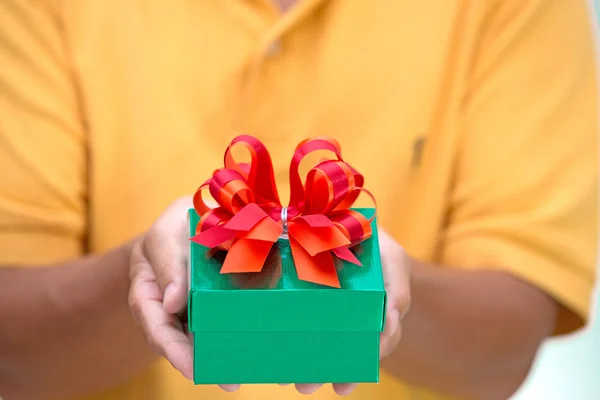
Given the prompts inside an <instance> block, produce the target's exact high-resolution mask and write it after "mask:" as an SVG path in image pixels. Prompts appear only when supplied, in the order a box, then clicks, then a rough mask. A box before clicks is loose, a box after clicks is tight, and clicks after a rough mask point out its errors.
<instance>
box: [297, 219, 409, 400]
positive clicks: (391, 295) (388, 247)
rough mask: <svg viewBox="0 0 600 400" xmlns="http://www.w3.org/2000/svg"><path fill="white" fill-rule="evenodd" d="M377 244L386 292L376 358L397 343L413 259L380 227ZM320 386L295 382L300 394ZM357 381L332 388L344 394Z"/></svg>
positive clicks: (307, 392)
mask: <svg viewBox="0 0 600 400" xmlns="http://www.w3.org/2000/svg"><path fill="white" fill-rule="evenodd" d="M379 247H380V249H381V262H382V266H383V278H384V281H385V290H386V292H387V309H386V316H385V321H386V322H385V328H384V331H383V332H382V334H381V345H380V357H381V359H382V360H383V359H385V358H387V357H388V356H389V355H390V354H392V352H393V351H394V350H395V349H396V346H398V343H399V342H400V337H401V336H402V323H401V322H402V318H403V317H404V316H405V315H406V313H407V312H408V309H409V308H410V272H411V269H412V264H413V261H412V260H411V259H410V258H409V257H408V256H407V255H406V253H405V252H404V250H403V249H402V247H400V245H399V244H398V243H396V241H394V239H392V237H391V236H389V235H388V234H387V233H385V231H383V230H382V229H380V230H379ZM321 386H323V385H317V384H315V385H296V388H297V389H298V391H299V392H300V393H304V394H311V393H314V392H316V391H317V390H318V389H319V388H320V387H321ZM356 386H357V384H355V383H350V384H337V383H336V384H334V385H333V390H334V391H335V392H336V393H337V394H339V395H341V396H345V395H348V394H350V393H352V391H353V390H354V389H355V388H356Z"/></svg>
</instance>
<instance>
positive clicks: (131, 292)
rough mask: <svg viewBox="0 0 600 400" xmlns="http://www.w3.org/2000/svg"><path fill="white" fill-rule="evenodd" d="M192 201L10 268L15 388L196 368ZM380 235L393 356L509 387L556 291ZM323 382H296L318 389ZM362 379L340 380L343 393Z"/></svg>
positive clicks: (396, 369) (35, 391)
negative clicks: (106, 246)
mask: <svg viewBox="0 0 600 400" xmlns="http://www.w3.org/2000/svg"><path fill="white" fill-rule="evenodd" d="M190 205H191V202H190V199H189V198H184V199H181V200H178V201H176V202H174V203H173V204H172V205H171V206H170V207H169V208H168V209H167V210H166V211H165V212H164V214H163V215H162V216H161V217H160V218H159V219H158V220H157V221H156V222H155V224H154V225H153V226H152V227H151V228H150V229H149V230H148V231H147V232H146V233H145V234H144V235H143V236H141V237H140V238H137V239H135V240H134V241H132V242H131V243H127V244H125V245H123V246H121V247H119V248H117V249H115V250H113V251H111V252H109V253H107V254H103V255H98V256H91V257H86V258H83V259H80V260H75V261H73V262H70V263H65V264H57V265H53V266H39V267H45V268H0V326H2V329H0V388H1V389H2V395H3V396H4V397H5V398H7V399H15V400H19V399H27V400H36V399H44V400H46V399H53V398H69V397H71V396H75V395H79V394H83V393H90V392H95V391H98V390H100V389H103V388H107V387H112V386H114V385H116V384H119V383H122V382H126V381H127V380H129V379H130V378H131V377H133V376H135V375H137V374H138V373H140V372H142V371H143V370H144V369H145V368H147V367H148V365H149V364H150V363H151V362H152V361H154V360H155V359H156V357H157V355H156V354H158V355H160V356H163V357H166V358H167V359H168V360H169V361H170V362H171V363H172V364H173V366H174V367H175V368H177V369H178V370H179V371H181V372H182V374H183V375H185V376H186V377H188V378H189V377H191V365H192V351H191V350H192V348H191V343H190V341H189V339H188V337H187V336H186V334H185V333H184V332H185V331H184V329H183V326H182V325H181V323H180V322H179V319H178V317H177V314H179V312H180V311H181V310H182V309H183V307H184V306H185V298H186V286H187V285H186V267H185V266H186V264H187V263H186V256H187V245H188V241H187V238H186V237H185V230H186V220H185V215H186V211H187V209H188V208H189V207H190ZM380 241H381V251H382V261H383V267H384V275H385V277H384V278H385V282H386V290H387V291H388V294H389V307H388V315H387V318H386V319H387V325H386V327H385V331H384V332H383V335H382V341H381V342H382V349H381V350H382V351H381V353H382V358H383V360H382V366H383V367H384V368H386V369H387V370H388V371H389V372H390V373H392V374H393V375H395V376H397V377H399V378H401V379H404V380H406V381H408V382H410V383H413V384H420V385H424V386H427V387H430V388H433V389H437V390H440V391H443V392H447V393H449V394H454V395H458V396H462V397H465V398H472V399H486V400H487V399H492V400H493V399H506V398H508V397H509V395H510V394H511V393H512V392H514V391H515V390H516V389H517V388H518V386H519V385H520V384H521V382H522V380H523V378H524V376H525V375H526V373H527V371H528V370H529V367H530V364H531V361H532V360H533V358H534V356H535V353H536V351H537V349H538V347H539V345H540V343H541V342H542V341H543V339H544V338H546V337H547V336H548V335H549V334H550V333H551V332H552V329H553V326H554V321H555V317H556V310H557V306H556V304H555V303H554V301H552V300H551V299H550V298H549V297H548V296H546V295H545V294H543V293H542V292H541V291H540V290H538V289H536V288H534V287H531V286H529V285H527V284H525V283H523V282H521V281H519V280H518V279H516V278H514V277H512V276H509V275H506V274H504V273H501V272H497V271H493V270H478V271H461V270H455V269H452V268H444V267H442V266H432V265H425V264H421V263H418V262H416V261H415V260H413V259H411V258H410V257H408V256H407V255H406V254H405V253H404V251H403V250H402V248H401V247H400V246H399V245H398V244H397V243H396V242H395V241H394V240H392V239H391V238H390V237H389V236H388V235H387V234H385V232H381V237H380ZM128 275H129V276H130V277H131V285H129V280H128ZM25 288H26V289H25ZM128 302H129V305H130V306H131V310H132V313H133V316H135V322H137V323H138V324H139V327H138V326H137V325H136V323H135V322H134V319H133V318H132V317H131V313H130V309H129V307H128ZM409 307H410V310H409ZM457 321H458V322H459V323H457ZM401 337H402V340H400V338H401ZM40 338H44V340H43V341H40ZM147 343H149V344H150V346H148V344H147ZM65 349H68V351H65ZM151 349H152V350H154V352H153V351H151ZM155 353H156V354H155ZM88 360H93V362H89V361H88ZM124 360H126V361H127V362H124ZM82 366H84V367H83V368H82ZM31 377H35V378H34V379H33V380H32V378H31ZM467 378H469V379H467ZM34 383H35V384H34ZM320 386H321V385H297V386H296V388H297V390H298V391H299V392H301V393H312V392H314V391H316V390H318V389H319V387H320ZM237 388H238V387H237V386H224V387H223V389H224V390H227V391H233V390H236V389H237ZM354 388H355V385H352V384H348V385H334V389H335V391H336V392H337V393H338V394H340V395H344V394H348V393H350V392H351V391H352V390H353V389H354Z"/></svg>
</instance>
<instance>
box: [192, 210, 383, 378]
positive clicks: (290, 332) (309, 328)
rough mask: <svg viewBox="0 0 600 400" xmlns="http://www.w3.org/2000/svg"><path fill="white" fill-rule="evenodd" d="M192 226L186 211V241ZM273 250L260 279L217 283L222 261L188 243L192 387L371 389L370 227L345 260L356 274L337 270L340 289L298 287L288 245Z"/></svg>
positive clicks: (376, 306)
mask: <svg viewBox="0 0 600 400" xmlns="http://www.w3.org/2000/svg"><path fill="white" fill-rule="evenodd" d="M355 210H356V211H358V212H360V213H362V214H363V215H365V216H367V217H371V216H372V215H373V213H374V210H373V209H355ZM198 220H199V217H198V215H197V214H196V212H195V211H194V210H193V209H192V210H190V211H189V229H190V230H189V234H190V236H192V235H194V234H195V229H196V224H197V223H198ZM274 248H275V249H276V251H274V252H272V255H271V257H270V259H269V261H268V262H267V265H265V268H264V269H263V272H261V273H258V274H220V267H221V262H222V255H217V256H215V257H209V256H208V252H207V249H206V248H204V247H202V246H201V245H198V244H196V243H193V242H190V257H189V282H190V288H189V300H188V320H189V330H190V332H192V334H193V348H194V383H195V384H230V383H242V384H251V383H257V384H258V383H290V382H291V383H323V382H327V383H347V382H355V383H369V382H373V383H375V382H379V340H380V333H381V331H382V330H383V324H384V322H385V321H384V316H385V289H384V283H383V274H382V269H381V257H380V253H379V243H378V237H377V229H376V221H375V220H374V221H373V236H372V237H371V238H370V239H368V240H367V241H365V242H363V243H362V245H361V246H360V248H359V249H358V250H357V251H356V253H355V254H356V256H357V257H358V259H359V260H360V261H361V263H362V264H363V265H362V266H357V265H353V264H350V263H345V262H344V263H341V262H340V263H339V266H338V276H339V279H340V284H341V289H337V288H330V287H325V286H321V285H317V284H313V283H309V282H304V281H300V280H298V277H297V275H296V270H295V267H294V265H293V260H292V256H291V251H290V248H289V243H288V242H287V241H286V240H279V241H278V242H277V243H276V245H275V246H274Z"/></svg>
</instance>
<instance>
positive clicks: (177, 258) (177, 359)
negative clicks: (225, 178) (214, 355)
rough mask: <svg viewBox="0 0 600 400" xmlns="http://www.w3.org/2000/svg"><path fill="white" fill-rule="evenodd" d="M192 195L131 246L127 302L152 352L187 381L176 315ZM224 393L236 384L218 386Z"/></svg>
mask: <svg viewBox="0 0 600 400" xmlns="http://www.w3.org/2000/svg"><path fill="white" fill-rule="evenodd" d="M191 207H192V198H191V197H185V198H181V199H179V200H177V201H175V202H174V203H173V204H171V205H170V206H169V208H167V210H166V211H165V212H164V213H163V214H162V215H161V216H160V217H159V218H158V219H157V220H156V222H155V223H154V224H153V225H152V227H151V228H150V230H148V232H146V233H145V234H144V235H143V236H142V237H141V238H140V239H139V240H138V241H137V243H136V244H135V245H134V248H133V250H132V253H131V261H130V278H131V286H130V289H129V306H130V308H131V311H132V313H133V317H134V319H135V320H136V322H137V323H138V324H139V325H140V326H141V327H142V329H143V331H144V334H145V336H146V338H147V340H148V342H149V344H150V346H151V347H152V348H153V350H154V351H156V352H157V353H158V354H160V355H162V356H163V357H165V358H166V359H167V360H169V362H170V363H171V364H172V365H173V367H174V368H176V369H177V370H178V371H180V372H181V373H182V374H183V375H184V376H185V377H186V378H188V379H192V371H193V352H192V342H191V340H190V338H189V336H188V334H187V333H186V332H187V329H186V327H185V326H184V325H183V323H182V322H181V320H180V318H179V315H180V314H181V313H182V312H184V311H185V309H186V304H187V294H188V282H187V258H188V246H189V240H188V238H189V235H188V226H187V213H188V210H189V209H190V208H191ZM220 386H221V388H222V389H224V390H227V391H233V390H236V389H237V388H238V387H239V385H220Z"/></svg>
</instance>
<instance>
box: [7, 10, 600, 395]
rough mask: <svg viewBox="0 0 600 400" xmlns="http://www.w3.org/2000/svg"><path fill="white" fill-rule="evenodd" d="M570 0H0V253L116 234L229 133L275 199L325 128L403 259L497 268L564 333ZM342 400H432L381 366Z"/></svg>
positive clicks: (588, 129) (591, 168) (584, 156)
mask: <svg viewBox="0 0 600 400" xmlns="http://www.w3.org/2000/svg"><path fill="white" fill-rule="evenodd" d="M586 3H587V2H586V1H585V0H554V1H551V0H532V1H527V2H525V1H522V0H503V1H500V0H487V1H478V0H461V1H438V0H422V1H408V0H401V1H394V0H389V1H372V0H331V1H324V0H322V1H321V0H306V1H301V2H300V3H299V4H298V6H297V7H295V8H294V9H292V10H291V11H289V12H288V13H286V14H285V15H283V16H282V15H280V14H279V13H278V11H277V9H276V8H275V7H274V6H273V5H272V4H271V3H269V2H268V1H260V0H245V1H243V0H227V1H218V0H205V1H182V0H175V1H164V0H130V1H123V0H96V1H93V0H56V1H51V0H36V1H34V0H31V1H26V0H3V1H2V2H0V57H1V62H0V64H1V66H0V105H1V109H0V112H1V115H0V263H2V264H15V263H16V264H32V263H33V264H34V263H42V262H44V263H45V262H56V261H61V260H65V259H70V258H75V257H78V256H80V255H81V254H82V252H83V251H84V248H89V249H91V251H93V252H103V251H106V250H107V249H109V248H111V247H113V246H117V245H119V244H120V243H123V242H124V241H126V240H128V239H129V238H131V237H133V236H134V235H137V234H139V233H141V232H143V231H144V230H146V229H147V228H148V227H149V225H150V224H151V223H152V221H153V220H154V219H155V218H156V217H157V216H158V215H159V214H160V213H161V212H162V211H163V210H164V209H165V207H166V206H167V205H168V204H169V203H170V202H171V201H173V200H174V199H176V198H177V197H179V196H182V195H186V194H191V193H192V192H193V191H194V190H195V188H196V187H197V186H198V185H199V184H200V183H202V182H203V181H204V179H206V178H207V177H208V176H209V174H210V173H211V172H212V170H213V169H214V168H216V167H219V166H220V165H221V164H222V156H223V150H224V149H225V146H226V145H227V144H228V142H229V141H230V140H231V138H232V137H233V136H234V135H236V134H238V133H248V134H252V135H255V136H257V137H258V138H259V139H261V140H262V141H263V142H264V143H265V144H266V145H267V146H268V148H269V149H270V151H271V153H272V155H273V157H274V165H275V171H276V177H277V180H278V186H279V188H280V190H281V191H282V192H283V193H284V194H285V193H286V191H287V169H288V164H289V160H290V157H291V154H292V150H293V148H294V146H295V145H296V144H297V143H298V142H299V141H300V140H302V139H304V138H307V137H310V136H315V135H329V136H333V137H335V138H337V139H338V140H339V141H340V142H341V144H342V146H343V152H344V155H345V158H346V159H347V160H348V161H349V162H350V163H351V164H353V165H354V166H355V167H356V168H357V169H358V170H360V171H361V172H362V173H363V174H364V175H365V176H366V185H367V187H368V188H369V189H370V190H371V191H372V192H373V193H374V194H375V196H376V197H377V200H378V205H379V212H380V221H381V223H382V225H383V226H384V227H385V228H386V229H387V230H388V231H389V232H390V233H391V234H392V235H393V236H394V237H395V238H396V239H397V240H398V241H399V242H400V243H401V244H402V245H403V246H404V247H405V248H406V249H407V250H408V251H409V253H410V254H412V255H413V256H415V257H417V258H419V259H422V260H427V261H432V262H437V263H440V264H444V265H449V266H452V267H455V268H480V267H482V266H485V267H495V268H498V269H501V270H505V271H507V272H509V273H512V274H515V275H516V276H518V277H520V278H522V279H524V280H526V281H528V282H531V283H532V284H534V285H537V286H538V287H540V288H542V289H543V290H545V291H547V292H548V294H550V295H551V296H553V297H554V298H555V299H556V300H557V301H559V302H560V303H561V304H562V305H563V311H562V312H561V318H560V319H559V325H558V327H557V332H559V331H566V330H572V329H574V328H577V327H579V326H580V325H581V323H582V322H583V321H585V319H586V318H587V316H588V312H589V307H590V291H591V288H592V285H593V282H594V269H595V255H596V254H595V253H596V243H597V234H596V228H597V209H596V207H597V200H598V198H597V188H598V181H597V179H598V174H597V169H598V158H597V154H596V152H597V149H598V138H597V134H598V93H597V87H598V81H597V76H596V66H595V54H594V44H593V37H594V34H593V30H592V27H591V15H590V14H589V10H588V9H587V7H586ZM284 198H285V196H284ZM84 238H85V240H87V243H86V244H85V245H84ZM523 307H527V305H526V304H524V305H523ZM457 323H459V321H457ZM290 362H293V360H290ZM93 398H94V399H102V400H105V399H118V400H137V399H144V400H154V399H156V400H170V399H177V400H186V399H213V400H219V399H229V400H233V399H236V400H259V399H260V400H269V399H281V398H285V399H290V400H291V399H296V398H298V399H299V398H301V396H300V395H298V394H295V392H294V390H293V387H287V388H281V387H278V386H246V387H243V388H242V390H241V391H239V392H238V393H235V394H225V393H222V392H220V391H219V390H217V389H216V388H213V387H194V386H193V385H192V384H191V383H190V382H187V381H185V380H184V379H183V378H182V377H181V376H180V375H179V373H177V372H176V371H175V370H173V369H172V368H171V367H170V366H169V365H168V363H166V362H159V363H157V364H156V365H154V366H153V367H152V368H150V369H149V370H148V371H147V373H145V374H143V375H142V376H140V377H138V378H137V379H135V380H132V381H131V382H130V383H128V384H126V385H124V386H122V387H119V388H115V389H112V390H109V391H107V392H106V393H104V394H97V395H96V396H94V397H93ZM302 398H303V397H302ZM313 398H314V399H315V400H329V399H333V398H334V395H333V392H332V390H331V388H329V387H328V388H323V389H322V390H321V391H319V392H318V393H317V394H316V395H314V396H313ZM351 398H354V399H379V400H392V399H394V400H399V399H415V398H419V399H429V398H439V397H437V396H436V395H434V394H432V393H429V394H427V393H426V392H425V391H423V390H422V389H418V388H413V387H409V386H407V385H404V384H403V383H402V382H400V381H397V380H395V379H393V378H392V377H391V376H388V375H387V374H385V373H384V374H383V377H382V382H381V384H379V385H364V386H361V387H360V388H359V389H358V390H357V391H356V393H355V394H354V395H353V397H351Z"/></svg>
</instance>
